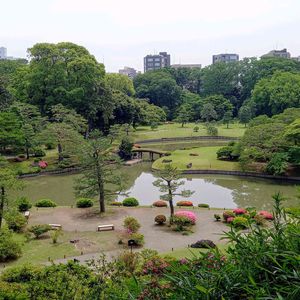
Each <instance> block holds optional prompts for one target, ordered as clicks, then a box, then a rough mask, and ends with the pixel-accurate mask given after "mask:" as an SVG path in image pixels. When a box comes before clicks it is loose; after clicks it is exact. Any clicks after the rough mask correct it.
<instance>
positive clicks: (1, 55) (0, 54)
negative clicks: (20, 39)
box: [0, 47, 7, 59]
mask: <svg viewBox="0 0 300 300" xmlns="http://www.w3.org/2000/svg"><path fill="white" fill-rule="evenodd" d="M6 58H7V49H6V48H5V47H0V59H6Z"/></svg>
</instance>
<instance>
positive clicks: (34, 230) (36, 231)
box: [28, 224, 52, 239]
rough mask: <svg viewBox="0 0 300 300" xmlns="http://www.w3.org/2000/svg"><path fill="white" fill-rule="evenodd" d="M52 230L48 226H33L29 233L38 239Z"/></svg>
mask: <svg viewBox="0 0 300 300" xmlns="http://www.w3.org/2000/svg"><path fill="white" fill-rule="evenodd" d="M51 229H52V228H51V226H50V225H48V224H39V225H33V226H31V227H30V228H29V229H28V231H29V232H31V233H33V234H34V236H35V238H36V239H38V238H39V237H40V236H41V235H42V234H44V233H46V232H48V231H50V230H51Z"/></svg>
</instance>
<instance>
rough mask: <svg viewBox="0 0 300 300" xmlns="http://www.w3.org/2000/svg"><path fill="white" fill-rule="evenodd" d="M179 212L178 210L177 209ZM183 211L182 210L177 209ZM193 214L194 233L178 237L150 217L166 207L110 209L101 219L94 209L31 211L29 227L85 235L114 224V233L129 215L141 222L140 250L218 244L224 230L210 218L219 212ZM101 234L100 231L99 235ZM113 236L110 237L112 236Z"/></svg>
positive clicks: (223, 227) (165, 213) (225, 228)
mask: <svg viewBox="0 0 300 300" xmlns="http://www.w3.org/2000/svg"><path fill="white" fill-rule="evenodd" d="M178 210H179V209H178ZM180 210H183V209H180ZM193 212H195V214H196V215H197V222H196V225H195V226H193V231H194V233H192V234H190V235H187V236H186V235H182V234H181V233H180V232H175V231H172V230H171V229H170V228H169V227H168V226H157V225H155V224H154V218H155V216H156V215H158V214H164V215H166V216H168V215H169V209H168V208H125V207H120V208H112V209H110V210H108V212H107V213H106V214H105V215H104V216H100V215H99V214H98V213H97V211H96V209H78V208H67V207H57V208H54V209H39V210H33V211H32V215H31V217H30V221H29V225H32V224H42V223H46V224H47V223H58V224H61V225H62V227H63V230H64V231H78V232H88V231H94V232H95V231H96V228H97V226H98V225H100V224H114V225H115V231H116V232H121V231H122V230H123V226H122V225H123V220H124V218H125V217H126V216H129V215H130V216H133V217H135V218H136V219H137V220H138V221H139V222H140V223H141V229H140V231H141V233H142V234H144V236H145V245H144V248H151V249H155V250H157V251H159V252H168V251H171V250H172V248H174V249H178V248H184V247H187V245H190V244H192V243H194V242H196V241H197V240H200V239H210V240H212V241H214V242H215V243H220V242H223V243H224V241H220V237H221V236H222V233H223V232H224V231H226V230H228V227H227V226H225V225H224V224H223V223H222V222H215V221H214V218H213V215H214V214H215V213H219V214H221V213H222V211H220V210H206V209H203V210H202V209H201V210H200V209H195V210H193ZM99 235H101V232H99ZM113 236H114V238H115V234H112V237H113Z"/></svg>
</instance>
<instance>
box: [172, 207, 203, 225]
mask: <svg viewBox="0 0 300 300" xmlns="http://www.w3.org/2000/svg"><path fill="white" fill-rule="evenodd" d="M174 216H176V217H179V216H183V217H186V218H187V219H189V221H190V222H191V224H192V225H194V224H196V219H197V217H196V215H195V214H194V213H193V212H191V211H185V210H182V211H178V212H176V213H175V214H174Z"/></svg>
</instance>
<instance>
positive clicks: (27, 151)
mask: <svg viewBox="0 0 300 300" xmlns="http://www.w3.org/2000/svg"><path fill="white" fill-rule="evenodd" d="M26 159H29V148H28V147H26Z"/></svg>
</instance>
